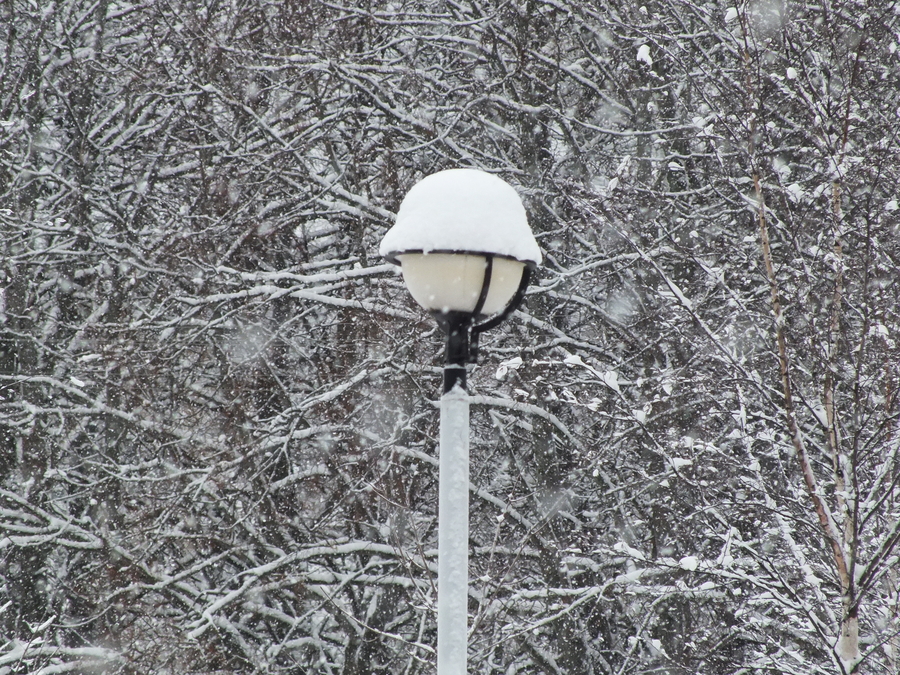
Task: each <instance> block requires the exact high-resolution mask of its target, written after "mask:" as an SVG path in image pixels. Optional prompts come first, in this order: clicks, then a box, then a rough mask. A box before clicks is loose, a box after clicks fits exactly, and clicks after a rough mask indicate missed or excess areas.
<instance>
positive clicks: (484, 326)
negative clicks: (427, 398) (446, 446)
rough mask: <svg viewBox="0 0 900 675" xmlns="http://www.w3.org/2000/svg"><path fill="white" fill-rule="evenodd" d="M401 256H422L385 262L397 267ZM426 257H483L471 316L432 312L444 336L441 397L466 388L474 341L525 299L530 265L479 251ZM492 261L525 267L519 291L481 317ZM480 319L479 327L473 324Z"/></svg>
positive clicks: (475, 349)
mask: <svg viewBox="0 0 900 675" xmlns="http://www.w3.org/2000/svg"><path fill="white" fill-rule="evenodd" d="M404 253H424V251H415V250H413V251H402V252H398V253H391V254H389V255H387V256H385V258H386V259H387V260H388V261H389V262H392V263H394V264H395V265H397V264H399V263H400V261H399V260H398V258H397V257H398V256H400V255H403V254H404ZM429 253H453V254H458V255H475V256H484V259H485V269H484V280H483V281H482V282H481V293H480V294H479V295H478V301H477V302H476V303H475V308H474V309H473V310H472V311H471V312H459V311H450V312H442V311H439V310H432V312H431V315H432V316H433V317H434V318H435V320H436V321H437V323H438V326H440V327H441V330H443V331H444V334H445V335H446V336H447V339H446V343H445V363H444V393H445V394H446V393H448V392H449V391H451V390H452V389H453V387H456V386H459V387H462V389H463V390H465V388H466V366H467V364H469V363H475V362H476V360H477V359H478V337H479V336H480V335H481V333H483V332H484V331H486V330H490V329H492V328H496V327H497V326H499V325H500V324H501V323H502V322H503V321H504V319H506V318H507V317H508V316H509V315H510V314H512V313H513V312H514V311H515V310H516V308H518V307H519V305H521V304H522V300H523V299H524V298H525V290H526V289H527V288H528V284H529V282H530V281H531V272H532V269H533V268H534V263H533V262H530V261H523V260H519V259H518V258H513V257H512V256H506V255H498V254H496V253H485V252H482V251H448V250H440V251H429ZM494 258H506V259H507V260H515V261H516V262H521V263H523V264H524V265H525V267H524V269H523V270H522V279H521V280H520V281H519V287H518V289H516V293H515V295H513V297H512V300H510V301H509V304H507V305H506V307H504V308H503V309H502V310H501V311H500V312H498V313H497V314H494V315H493V316H489V317H486V316H485V315H483V314H482V313H481V310H482V308H483V307H484V303H485V301H486V300H487V296H488V293H489V292H490V287H491V276H492V273H493V269H494ZM481 319H484V320H483V321H481V323H477V321H479V320H481Z"/></svg>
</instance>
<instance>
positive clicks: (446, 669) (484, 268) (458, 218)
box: [380, 169, 541, 675]
mask: <svg viewBox="0 0 900 675" xmlns="http://www.w3.org/2000/svg"><path fill="white" fill-rule="evenodd" d="M380 252H381V255H382V256H384V257H385V258H386V259H387V260H388V261H390V262H392V263H394V264H398V265H400V269H401V271H402V272H403V279H404V280H405V281H406V285H407V287H408V288H409V292H410V294H411V295H412V296H413V299H415V301H416V302H418V303H419V304H420V305H421V306H422V307H424V308H425V309H426V310H428V311H429V312H430V313H431V314H432V315H433V316H434V318H435V319H436V320H437V322H438V325H439V326H440V327H441V328H442V329H443V331H444V333H445V334H446V336H447V340H446V360H445V365H444V387H443V395H442V396H441V430H440V461H439V467H438V469H439V485H438V493H439V495H438V647H437V662H438V667H437V672H438V675H465V673H466V648H467V639H466V638H467V618H468V617H467V601H468V565H469V547H468V543H469V398H468V395H467V394H466V391H465V386H466V366H467V364H469V363H474V362H475V359H476V358H477V356H478V336H479V334H480V333H482V332H484V331H486V330H489V329H491V328H493V327H495V326H497V325H498V324H499V323H500V322H501V321H503V319H505V318H506V317H507V316H509V315H510V314H511V313H512V312H513V310H515V308H516V307H517V306H518V305H519V304H520V303H521V301H522V298H523V297H524V295H525V289H526V287H527V286H528V282H529V280H530V278H531V271H532V269H533V268H534V267H535V266H537V264H538V263H540V261H541V251H540V249H539V248H538V245H537V241H535V239H534V235H533V234H532V233H531V228H529V226H528V218H527V216H526V214H525V207H524V206H523V205H522V200H521V199H520V198H519V195H518V194H517V193H516V191H515V190H514V189H513V188H512V186H510V185H509V184H508V183H506V182H504V181H503V180H502V179H500V178H498V177H497V176H494V175H492V174H489V173H486V172H484V171H478V170H475V169H450V170H448V171H440V172H438V173H435V174H432V175H430V176H428V177H426V178H424V179H423V180H421V181H420V182H418V183H416V184H415V185H414V186H413V187H412V189H411V190H410V191H409V193H408V194H407V195H406V197H405V198H404V199H403V202H402V203H401V204H400V209H399V211H398V212H397V221H396V223H395V224H394V226H393V227H392V228H391V229H390V230H389V231H388V233H387V234H386V235H385V237H384V239H383V240H382V242H381V249H380Z"/></svg>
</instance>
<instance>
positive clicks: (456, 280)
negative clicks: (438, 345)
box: [397, 253, 525, 315]
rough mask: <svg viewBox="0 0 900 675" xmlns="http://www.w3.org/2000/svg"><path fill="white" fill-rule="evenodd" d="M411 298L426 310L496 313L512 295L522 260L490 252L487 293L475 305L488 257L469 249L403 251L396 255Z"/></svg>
mask: <svg viewBox="0 0 900 675" xmlns="http://www.w3.org/2000/svg"><path fill="white" fill-rule="evenodd" d="M397 259H398V260H399V261H400V268H401V270H402V272H403V280H404V281H405V282H406V286H407V288H408V289H409V292H410V294H411V295H412V296H413V299H414V300H415V301H416V302H417V303H419V304H420V305H421V306H422V307H423V308H425V309H426V310H428V311H429V312H438V313H441V314H448V313H450V312H462V313H468V314H473V313H474V312H475V310H476V308H477V309H478V315H490V314H496V313H497V312H500V311H502V310H503V309H504V308H505V307H506V306H507V305H508V304H509V303H510V302H511V301H512V299H513V296H514V295H515V294H516V291H517V290H518V288H519V284H520V282H521V281H522V272H523V271H524V270H525V263H523V262H521V261H519V260H513V259H511V258H500V257H496V256H492V268H491V276H490V280H489V283H488V287H487V295H486V297H485V298H484V301H483V302H482V303H481V307H480V308H479V307H478V301H479V299H480V298H481V294H482V289H483V288H484V285H485V274H486V272H487V267H488V257H487V256H486V255H478V254H472V253H404V254H400V255H398V256H397Z"/></svg>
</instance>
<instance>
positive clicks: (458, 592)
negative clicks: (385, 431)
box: [437, 384, 469, 675]
mask: <svg viewBox="0 0 900 675" xmlns="http://www.w3.org/2000/svg"><path fill="white" fill-rule="evenodd" d="M439 453H440V462H439V468H438V470H439V472H440V473H439V485H438V492H439V495H438V618H437V624H438V641H437V675H466V656H467V655H466V650H467V646H468V645H467V642H468V607H467V605H468V597H469V396H468V395H467V394H466V392H465V391H464V390H463V388H462V387H461V386H459V384H457V385H456V386H454V387H453V388H452V389H451V390H450V391H449V392H447V393H446V394H444V395H443V396H442V397H441V438H440V448H439Z"/></svg>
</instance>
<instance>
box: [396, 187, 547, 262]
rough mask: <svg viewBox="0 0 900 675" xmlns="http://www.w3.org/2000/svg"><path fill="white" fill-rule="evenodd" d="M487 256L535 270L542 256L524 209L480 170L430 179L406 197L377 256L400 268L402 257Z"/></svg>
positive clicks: (506, 189) (508, 189) (508, 190)
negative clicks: (418, 254)
mask: <svg viewBox="0 0 900 675" xmlns="http://www.w3.org/2000/svg"><path fill="white" fill-rule="evenodd" d="M412 251H417V252H422V253H430V252H432V251H434V252H438V251H440V252H459V253H464V252H465V253H467V252H472V253H487V254H493V255H497V256H503V257H508V258H514V259H515V260H519V261H521V262H524V263H528V264H531V265H537V264H539V263H540V262H541V250H540V248H538V244H537V241H535V238H534V235H533V234H532V233H531V228H530V227H529V226H528V216H527V215H526V213H525V207H524V206H523V205H522V200H521V198H520V197H519V195H518V193H517V192H516V191H515V189H514V188H513V187H512V186H511V185H509V183H507V182H505V181H504V180H503V179H502V178H498V177H497V176H495V175H493V174H490V173H487V172H485V171H480V170H478V169H449V170H447V171H440V172H438V173H434V174H431V175H430V176H427V177H426V178H423V179H422V180H421V181H419V182H418V183H416V184H415V185H414V186H413V187H412V189H411V190H410V191H409V193H407V195H406V197H405V198H404V199H403V202H402V203H401V204H400V209H399V211H398V212H397V221H396V223H395V224H394V226H393V227H392V228H391V229H390V230H389V231H388V233H387V234H386V235H385V236H384V239H382V241H381V247H380V249H379V252H380V253H381V255H382V256H384V257H385V258H387V259H388V260H389V261H391V262H394V263H396V262H397V257H396V256H397V255H398V254H401V253H404V252H412Z"/></svg>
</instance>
